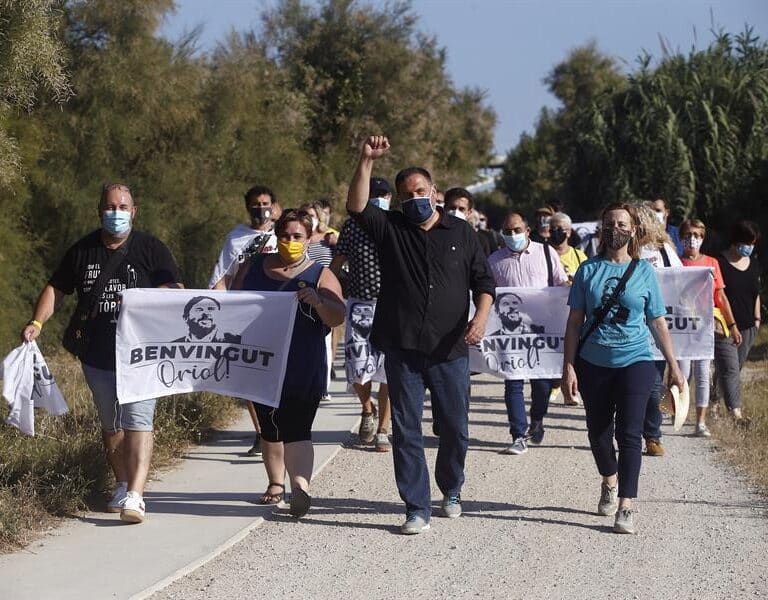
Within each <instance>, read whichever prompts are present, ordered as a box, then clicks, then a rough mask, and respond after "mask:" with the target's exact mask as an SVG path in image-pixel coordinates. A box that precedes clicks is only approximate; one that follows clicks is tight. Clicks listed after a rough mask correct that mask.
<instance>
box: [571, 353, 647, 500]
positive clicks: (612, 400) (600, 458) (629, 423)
mask: <svg viewBox="0 0 768 600" xmlns="http://www.w3.org/2000/svg"><path fill="white" fill-rule="evenodd" d="M657 374H658V371H657V369H656V367H655V365H654V363H653V361H650V360H644V361H640V362H636V363H632V364H631V365H628V366H626V367H617V368H615V369H614V368H610V367H599V366H597V365H594V364H592V363H590V362H588V361H586V360H584V359H583V358H579V359H577V361H576V376H577V377H578V380H579V390H581V397H582V399H583V400H584V409H585V412H586V415H587V433H588V436H589V446H590V448H591V449H592V456H593V457H594V458H595V464H596V465H597V470H598V472H599V473H600V475H602V476H603V477H608V476H610V475H614V474H618V479H619V497H620V498H636V497H637V487H638V480H639V479H640V463H641V461H642V436H641V434H642V432H643V417H644V415H645V414H646V406H647V404H648V402H649V396H650V392H651V386H652V385H654V379H655V377H656V375H657ZM614 437H615V438H616V442H617V444H618V446H619V456H618V459H617V458H616V449H615V448H614V446H613V438H614Z"/></svg>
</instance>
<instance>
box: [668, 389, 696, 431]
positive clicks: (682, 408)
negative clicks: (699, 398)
mask: <svg viewBox="0 0 768 600" xmlns="http://www.w3.org/2000/svg"><path fill="white" fill-rule="evenodd" d="M669 391H670V393H671V394H672V402H673V403H674V406H675V424H674V429H675V431H680V430H681V429H682V428H683V424H684V423H685V420H686V419H687V418H688V407H689V406H690V405H691V389H690V388H689V387H688V382H687V381H683V389H682V390H680V389H678V387H677V386H676V385H673V386H672V387H671V388H669Z"/></svg>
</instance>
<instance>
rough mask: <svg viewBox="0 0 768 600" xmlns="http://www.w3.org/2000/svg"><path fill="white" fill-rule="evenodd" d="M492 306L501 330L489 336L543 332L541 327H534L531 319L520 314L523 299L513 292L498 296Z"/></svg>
mask: <svg viewBox="0 0 768 600" xmlns="http://www.w3.org/2000/svg"><path fill="white" fill-rule="evenodd" d="M494 306H495V309H496V314H497V315H498V317H499V321H500V322H501V329H499V330H498V331H495V332H494V333H492V334H491V335H509V334H517V333H543V332H544V326H543V325H534V324H533V323H532V322H531V317H530V316H529V315H527V314H526V313H525V312H522V310H521V309H522V306H523V299H522V298H521V297H520V296H519V295H518V294H515V293H513V292H507V293H503V294H499V295H498V297H497V298H496V303H495V305H494Z"/></svg>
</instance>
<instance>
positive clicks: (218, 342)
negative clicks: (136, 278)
mask: <svg viewBox="0 0 768 600" xmlns="http://www.w3.org/2000/svg"><path fill="white" fill-rule="evenodd" d="M296 303H297V300H296V294H295V293H293V292H250V291H234V292H233V291H217V290H170V289H144V288H134V289H128V290H125V291H124V292H123V294H122V306H121V309H120V317H119V319H118V322H117V340H116V363H117V397H118V399H119V402H120V404H127V403H130V402H137V401H139V400H146V399H149V398H159V397H162V396H169V395H172V394H183V393H187V392H202V391H207V392H215V393H218V394H224V395H227V396H235V397H237V398H244V399H246V400H252V401H254V402H259V403H261V404H266V405H268V406H277V405H278V404H279V402H280V392H281V390H282V387H283V379H284V377H285V376H286V373H285V368H286V362H287V358H288V350H289V347H290V343H291V336H292V334H293V322H294V319H295V317H296Z"/></svg>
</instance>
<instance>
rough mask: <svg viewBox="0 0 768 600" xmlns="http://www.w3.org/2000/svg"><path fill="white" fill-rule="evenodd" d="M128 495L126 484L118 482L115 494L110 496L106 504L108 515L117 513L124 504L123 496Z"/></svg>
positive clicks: (125, 482)
mask: <svg viewBox="0 0 768 600" xmlns="http://www.w3.org/2000/svg"><path fill="white" fill-rule="evenodd" d="M127 493H128V482H127V481H118V482H117V487H116V488H115V493H114V494H112V498H111V499H110V500H109V502H107V512H108V513H119V512H120V511H121V510H122V509H123V502H125V496H126V494H127Z"/></svg>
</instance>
